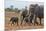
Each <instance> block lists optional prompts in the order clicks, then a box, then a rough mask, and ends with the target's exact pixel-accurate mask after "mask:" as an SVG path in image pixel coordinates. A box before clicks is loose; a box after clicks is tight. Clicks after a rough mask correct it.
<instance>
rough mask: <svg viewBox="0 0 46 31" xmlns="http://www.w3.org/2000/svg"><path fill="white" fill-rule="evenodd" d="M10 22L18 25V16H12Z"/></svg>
mask: <svg viewBox="0 0 46 31" xmlns="http://www.w3.org/2000/svg"><path fill="white" fill-rule="evenodd" d="M10 22H12V24H14V23H17V25H18V17H12V18H11V19H10ZM12 24H11V25H12Z"/></svg>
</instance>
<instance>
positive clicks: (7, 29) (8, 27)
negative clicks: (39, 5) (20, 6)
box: [5, 12, 44, 31]
mask: <svg viewBox="0 0 46 31" xmlns="http://www.w3.org/2000/svg"><path fill="white" fill-rule="evenodd" d="M19 15H20V14H19V13H15V12H5V31H10V30H16V29H17V30H18V29H40V28H44V26H43V25H42V26H41V25H38V26H37V25H35V26H34V25H33V24H32V25H29V24H23V26H22V25H20V24H19V26H17V25H14V26H11V24H8V23H9V20H10V18H11V17H14V16H17V17H20V16H19ZM19 22H20V21H19ZM42 23H44V22H43V20H42Z"/></svg>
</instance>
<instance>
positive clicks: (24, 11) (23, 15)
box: [21, 7, 28, 25]
mask: <svg viewBox="0 0 46 31" xmlns="http://www.w3.org/2000/svg"><path fill="white" fill-rule="evenodd" d="M27 14H28V10H27V7H25V10H23V11H22V13H21V16H22V17H23V19H22V20H21V25H22V23H23V21H24V18H25V17H26V16H27Z"/></svg>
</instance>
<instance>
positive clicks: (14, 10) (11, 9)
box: [5, 5, 21, 12]
mask: <svg viewBox="0 0 46 31" xmlns="http://www.w3.org/2000/svg"><path fill="white" fill-rule="evenodd" d="M5 11H11V12H20V11H21V10H19V9H18V8H15V9H14V8H13V5H11V6H10V8H5Z"/></svg>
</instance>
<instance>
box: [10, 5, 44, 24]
mask: <svg viewBox="0 0 46 31" xmlns="http://www.w3.org/2000/svg"><path fill="white" fill-rule="evenodd" d="M25 8H26V9H25V10H23V11H22V13H21V16H22V17H23V19H22V20H21V25H22V23H23V21H24V22H26V23H30V24H31V23H32V20H33V19H34V23H32V24H34V25H35V24H37V25H38V24H39V23H38V22H37V18H39V20H38V21H40V25H42V23H41V21H42V20H41V19H42V18H44V6H43V5H38V4H30V6H29V10H27V7H25ZM28 12H29V13H28ZM11 21H12V24H14V23H17V25H18V21H19V18H18V17H12V18H11V19H10V22H11Z"/></svg>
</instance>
